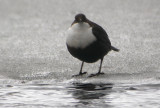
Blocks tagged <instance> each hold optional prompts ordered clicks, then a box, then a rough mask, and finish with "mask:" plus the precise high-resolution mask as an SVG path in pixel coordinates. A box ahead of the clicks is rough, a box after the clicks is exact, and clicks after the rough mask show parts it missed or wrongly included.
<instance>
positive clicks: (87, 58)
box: [66, 14, 119, 76]
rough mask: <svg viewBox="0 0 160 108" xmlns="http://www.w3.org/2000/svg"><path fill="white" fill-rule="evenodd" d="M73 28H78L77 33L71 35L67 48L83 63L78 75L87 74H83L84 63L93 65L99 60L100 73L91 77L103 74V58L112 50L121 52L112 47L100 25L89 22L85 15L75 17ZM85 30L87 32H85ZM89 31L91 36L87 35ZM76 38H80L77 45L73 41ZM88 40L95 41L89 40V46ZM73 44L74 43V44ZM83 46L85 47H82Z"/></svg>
mask: <svg viewBox="0 0 160 108" xmlns="http://www.w3.org/2000/svg"><path fill="white" fill-rule="evenodd" d="M75 24H78V25H75ZM74 26H75V27H74ZM83 26H84V27H83ZM85 26H88V27H86V28H85ZM76 27H77V28H78V29H77V28H76ZM72 28H76V29H73V32H75V33H73V34H71V35H73V36H71V37H68V40H67V43H66V44H67V48H68V51H69V52H70V54H71V55H72V56H74V57H75V58H78V59H79V60H81V61H82V65H81V69H80V72H79V74H78V75H83V74H85V73H86V72H85V73H82V68H83V63H84V62H87V63H93V62H96V61H97V60H99V59H101V63H100V68H99V72H98V73H97V74H92V75H91V76H95V75H99V74H103V73H101V66H102V61H103V57H104V56H105V55H106V54H107V53H108V52H109V51H111V50H114V51H119V49H117V48H115V47H113V46H111V42H110V40H109V38H108V35H107V33H106V31H105V30H104V29H103V28H102V27H101V26H99V25H98V24H96V23H94V22H92V21H90V20H88V19H87V18H86V16H85V15H84V14H77V15H76V16H75V20H74V22H73V23H72V25H71V29H72ZM83 28H84V29H85V30H83ZM90 28H91V31H89V30H90ZM81 29H82V30H81ZM74 30H75V31H74ZM76 30H77V31H76ZM86 31H87V32H86ZM88 31H89V33H90V34H87V33H88ZM81 32H84V33H81ZM85 32H86V34H85ZM76 34H77V35H78V36H79V37H78V36H77V35H76ZM79 34H82V35H79ZM84 35H85V36H84ZM90 35H91V36H90ZM76 36H77V37H78V38H77V39H75V41H76V42H77V43H76V42H74V41H73V40H72V39H73V38H74V37H76ZM81 36H82V37H83V38H82V37H81ZM87 36H88V37H87ZM89 36H90V37H89ZM81 38H82V39H84V44H86V45H85V46H84V44H83V43H82V42H83V40H82V39H81ZM88 38H90V39H93V41H92V40H88V42H90V43H89V44H87V43H85V39H86V40H87V39H88ZM78 39H79V40H78ZM79 41H80V43H78V42H79ZM72 42H74V44H72ZM82 45H83V46H84V47H82Z"/></svg>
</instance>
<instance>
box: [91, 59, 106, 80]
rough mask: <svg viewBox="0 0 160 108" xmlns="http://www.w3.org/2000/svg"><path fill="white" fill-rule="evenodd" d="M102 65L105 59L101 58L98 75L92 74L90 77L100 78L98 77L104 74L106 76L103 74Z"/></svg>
mask: <svg viewBox="0 0 160 108" xmlns="http://www.w3.org/2000/svg"><path fill="white" fill-rule="evenodd" d="M102 63H103V58H101V62H100V67H99V71H98V73H96V74H91V75H90V76H89V77H94V76H98V75H103V74H104V73H103V72H101V68H102Z"/></svg>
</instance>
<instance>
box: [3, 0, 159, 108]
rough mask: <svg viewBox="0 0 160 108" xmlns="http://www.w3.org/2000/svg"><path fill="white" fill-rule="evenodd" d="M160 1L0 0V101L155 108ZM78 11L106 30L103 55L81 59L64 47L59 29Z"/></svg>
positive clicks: (39, 106)
mask: <svg viewBox="0 0 160 108" xmlns="http://www.w3.org/2000/svg"><path fill="white" fill-rule="evenodd" d="M159 5H160V2H159V0H154V1H152V0H141V1H139V0H134V1H130V0H119V1H113V0H99V1H97V0H85V1H81V0H76V1H75V0H70V1H64V0H52V1H50V0H45V1H44V0H34V1H33V0H27V1H26V0H14V1H13V0H0V108H13V107H16V108H28V107H32V108H56V107H57V108H59V107H60V108H64V107H67V108H75V107H78V108H82V107H86V108H97V107H100V108H126V107H130V108H151V107H152V108H159V107H160V104H159V102H160V98H159V97H160V67H159V66H160V47H159V46H160V42H159V40H160V37H159V34H160V20H159V19H160V7H159ZM79 12H83V13H85V14H86V16H87V17H88V18H89V19H91V20H92V21H95V22H97V23H98V24H100V25H101V26H102V27H104V29H105V30H106V31H107V33H108V35H109V38H110V40H111V42H112V44H113V46H115V47H117V48H119V49H120V52H118V53H117V52H110V53H109V54H108V55H107V56H106V57H105V59H104V63H103V68H102V70H103V72H104V73H105V74H104V75H103V76H98V77H93V78H88V77H87V76H88V75H90V74H91V73H96V72H97V70H98V66H99V62H97V63H94V64H86V63H85V64H84V71H87V72H88V74H87V75H86V76H83V77H78V78H72V77H71V76H72V75H74V74H77V73H78V71H79V68H80V64H81V63H80V61H79V60H77V59H75V58H73V57H72V56H71V55H70V54H69V53H68V51H67V49H66V45H65V40H66V35H65V32H66V30H67V29H68V27H69V26H70V24H71V23H72V21H73V19H74V15H75V14H77V13H79Z"/></svg>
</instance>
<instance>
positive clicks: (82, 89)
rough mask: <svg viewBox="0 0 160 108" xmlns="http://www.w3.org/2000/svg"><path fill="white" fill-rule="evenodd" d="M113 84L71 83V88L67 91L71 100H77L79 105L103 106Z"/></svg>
mask: <svg viewBox="0 0 160 108" xmlns="http://www.w3.org/2000/svg"><path fill="white" fill-rule="evenodd" d="M112 87H113V84H111V83H108V84H92V83H85V84H84V83H73V86H72V87H70V88H69V91H68V92H70V93H71V94H72V95H73V98H75V99H78V100H79V103H80V104H83V105H89V104H94V105H98V104H103V105H105V106H108V105H107V103H106V95H109V94H110V93H111V91H112Z"/></svg>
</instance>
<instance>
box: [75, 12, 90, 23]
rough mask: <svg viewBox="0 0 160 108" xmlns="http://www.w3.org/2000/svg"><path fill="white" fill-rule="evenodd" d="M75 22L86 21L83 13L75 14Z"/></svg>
mask: <svg viewBox="0 0 160 108" xmlns="http://www.w3.org/2000/svg"><path fill="white" fill-rule="evenodd" d="M75 22H76V23H83V22H87V18H86V16H85V15H84V14H77V15H76V16H75Z"/></svg>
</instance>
